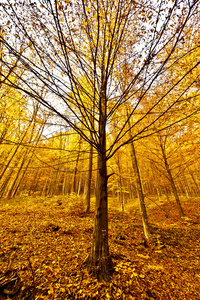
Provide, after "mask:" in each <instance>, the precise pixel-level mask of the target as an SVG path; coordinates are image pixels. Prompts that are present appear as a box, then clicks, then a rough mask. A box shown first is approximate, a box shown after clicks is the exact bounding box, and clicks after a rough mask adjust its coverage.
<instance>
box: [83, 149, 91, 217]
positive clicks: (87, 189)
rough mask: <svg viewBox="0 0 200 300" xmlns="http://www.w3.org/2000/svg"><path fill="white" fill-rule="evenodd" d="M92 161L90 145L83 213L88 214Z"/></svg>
mask: <svg viewBox="0 0 200 300" xmlns="http://www.w3.org/2000/svg"><path fill="white" fill-rule="evenodd" d="M92 161H93V146H92V145H90V155H89V170H88V178H87V179H86V196H85V200H86V201H85V202H86V208H85V212H86V213H88V212H89V211H90V197H91V183H92Z"/></svg>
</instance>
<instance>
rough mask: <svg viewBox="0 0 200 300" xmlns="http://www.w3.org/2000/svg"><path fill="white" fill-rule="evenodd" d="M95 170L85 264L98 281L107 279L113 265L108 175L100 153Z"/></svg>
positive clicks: (104, 161)
mask: <svg viewBox="0 0 200 300" xmlns="http://www.w3.org/2000/svg"><path fill="white" fill-rule="evenodd" d="M97 172H98V175H97V183H96V209H95V225H94V233H93V244H92V248H91V252H90V254H89V256H88V258H87V259H86V264H87V265H88V269H89V272H92V273H95V274H96V276H97V278H98V280H99V281H102V280H105V281H109V280H110V275H111V274H112V269H113V266H112V260H111V257H110V254H109V246H108V195H107V180H108V176H107V166H106V160H105V158H103V157H102V156H101V155H100V154H99V155H98V171H97Z"/></svg>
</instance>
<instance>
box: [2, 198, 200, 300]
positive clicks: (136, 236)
mask: <svg viewBox="0 0 200 300" xmlns="http://www.w3.org/2000/svg"><path fill="white" fill-rule="evenodd" d="M152 199H153V198H152ZM156 201H157V202H156V204H154V202H152V201H150V199H147V204H148V215H149V222H150V224H151V227H152V231H153V233H154V237H155V241H156V244H155V245H152V246H150V247H145V244H144V240H143V239H144V237H143V230H142V223H141V215H140V211H139V208H138V204H136V203H137V202H136V200H134V202H133V203H128V204H126V205H125V212H123V213H122V212H120V206H119V204H118V203H116V201H115V203H114V200H111V201H110V206H109V207H110V208H109V243H110V253H111V255H112V259H113V262H114V266H115V273H114V274H113V276H112V280H111V282H110V283H105V282H102V283H98V282H97V281H96V279H95V278H93V277H92V276H91V275H89V274H88V273H87V270H86V269H84V268H83V262H84V260H85V258H86V256H87V253H88V252H89V250H90V247H91V241H92V232H93V220H94V205H92V211H91V213H89V214H84V213H82V205H81V202H80V201H78V200H77V199H75V198H73V197H72V198H70V199H69V197H62V196H61V197H53V198H43V197H38V198H29V197H21V198H15V199H12V200H10V201H1V207H0V224H1V229H0V299H2V300H3V299H14V300H15V299H20V300H22V299H27V300H28V299H35V300H36V299H38V300H39V299H48V300H64V299H86V300H87V299H110V300H111V299H122V300H123V299H127V300H129V299H135V300H139V299H146V300H148V299H161V300H168V299H174V300H175V299H176V300H179V299H180V300H184V299H188V300H194V299H195V300H198V299H200V199H197V198H196V199H195V198H190V199H183V201H182V205H183V209H184V211H185V213H186V215H187V217H188V218H186V219H185V220H180V219H179V217H178V212H177V208H176V205H175V204H174V203H173V202H172V199H170V201H168V202H167V201H165V200H164V199H163V200H162V201H158V200H156ZM150 204H151V205H150ZM12 279H13V281H12ZM6 280H7V285H6ZM11 294H12V295H11ZM9 297H10V298H9Z"/></svg>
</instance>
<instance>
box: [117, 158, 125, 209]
mask: <svg viewBox="0 0 200 300" xmlns="http://www.w3.org/2000/svg"><path fill="white" fill-rule="evenodd" d="M117 167H118V172H119V175H118V182H119V201H120V205H121V211H122V212H123V211H124V197H123V185H122V176H121V165H120V159H119V153H118V155H117Z"/></svg>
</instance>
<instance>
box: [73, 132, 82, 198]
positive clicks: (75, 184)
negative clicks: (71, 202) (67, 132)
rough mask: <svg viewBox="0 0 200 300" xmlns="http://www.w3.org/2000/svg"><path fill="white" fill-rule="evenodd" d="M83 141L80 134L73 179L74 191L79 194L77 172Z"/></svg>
mask: <svg viewBox="0 0 200 300" xmlns="http://www.w3.org/2000/svg"><path fill="white" fill-rule="evenodd" d="M82 141H83V139H82V137H81V136H79V141H78V153H77V158H76V163H75V169H74V175H73V181H72V192H74V193H75V194H77V172H78V163H79V158H80V154H81V148H82Z"/></svg>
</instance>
